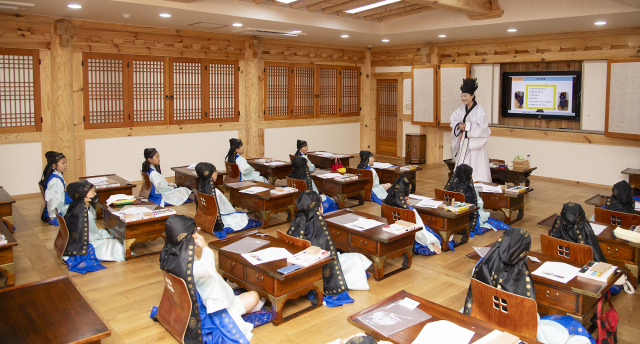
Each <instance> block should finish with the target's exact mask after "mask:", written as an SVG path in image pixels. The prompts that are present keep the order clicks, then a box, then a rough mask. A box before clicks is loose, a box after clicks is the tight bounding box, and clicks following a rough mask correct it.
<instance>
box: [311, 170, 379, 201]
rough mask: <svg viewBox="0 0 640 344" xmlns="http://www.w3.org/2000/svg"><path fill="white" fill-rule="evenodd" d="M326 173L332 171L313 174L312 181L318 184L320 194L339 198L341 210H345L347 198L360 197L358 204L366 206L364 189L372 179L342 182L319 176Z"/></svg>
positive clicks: (365, 178) (361, 178)
mask: <svg viewBox="0 0 640 344" xmlns="http://www.w3.org/2000/svg"><path fill="white" fill-rule="evenodd" d="M325 173H330V171H326V170H325V171H323V170H315V172H313V173H312V174H311V179H313V182H314V183H315V184H316V187H317V188H318V192H319V193H320V194H325V195H327V196H329V197H337V198H338V208H340V209H342V208H344V200H345V199H346V198H347V197H354V196H358V197H359V198H360V201H359V202H358V204H360V205H363V204H364V201H365V199H364V195H365V190H364V188H365V186H366V185H367V182H368V181H369V180H371V178H369V177H362V176H358V180H351V181H348V182H341V181H337V180H335V179H333V178H330V179H324V178H320V177H319V176H318V175H321V174H325Z"/></svg>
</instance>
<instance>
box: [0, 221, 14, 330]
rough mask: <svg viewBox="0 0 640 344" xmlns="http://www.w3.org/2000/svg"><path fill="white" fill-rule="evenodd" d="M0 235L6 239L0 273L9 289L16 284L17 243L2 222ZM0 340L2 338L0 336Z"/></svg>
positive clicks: (0, 254)
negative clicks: (3, 275)
mask: <svg viewBox="0 0 640 344" xmlns="http://www.w3.org/2000/svg"><path fill="white" fill-rule="evenodd" d="M0 234H4V236H5V237H6V238H7V243H6V244H0V272H4V274H5V275H6V276H7V282H6V283H5V284H4V286H5V287H10V286H13V285H15V284H16V282H15V275H14V274H15V270H14V269H13V247H14V246H18V242H17V241H16V239H14V237H13V235H12V234H11V232H10V231H9V229H7V226H5V224H4V223H3V222H2V221H0ZM0 338H2V335H1V334H0Z"/></svg>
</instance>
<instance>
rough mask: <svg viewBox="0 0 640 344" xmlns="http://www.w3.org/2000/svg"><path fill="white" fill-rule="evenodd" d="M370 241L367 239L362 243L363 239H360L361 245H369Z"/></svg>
mask: <svg viewBox="0 0 640 344" xmlns="http://www.w3.org/2000/svg"><path fill="white" fill-rule="evenodd" d="M368 243H369V242H368V241H366V240H365V241H364V243H362V240H360V245H362V246H367V244H368Z"/></svg>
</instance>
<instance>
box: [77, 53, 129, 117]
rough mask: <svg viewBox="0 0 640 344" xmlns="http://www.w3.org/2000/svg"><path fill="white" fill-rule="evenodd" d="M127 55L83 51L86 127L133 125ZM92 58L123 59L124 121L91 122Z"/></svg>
mask: <svg viewBox="0 0 640 344" xmlns="http://www.w3.org/2000/svg"><path fill="white" fill-rule="evenodd" d="M125 57H126V56H125V55H123V54H104V53H83V55H82V85H83V89H84V116H83V120H84V128H85V129H110V128H125V127H131V126H132V123H133V119H132V118H130V117H131V116H127V115H128V114H129V113H128V112H127V111H128V109H129V103H128V102H129V97H128V96H127V95H128V94H129V83H128V77H129V74H128V73H127V69H126V68H127V61H126V58H125ZM90 59H104V60H120V61H122V116H123V121H122V122H119V123H103V124H100V123H91V116H90V115H91V114H90V112H89V105H90V104H89V60H90Z"/></svg>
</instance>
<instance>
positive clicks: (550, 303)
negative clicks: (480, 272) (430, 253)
mask: <svg viewBox="0 0 640 344" xmlns="http://www.w3.org/2000/svg"><path fill="white" fill-rule="evenodd" d="M489 246H493V244H491V245H489ZM528 255H529V256H531V257H536V258H538V259H540V263H536V262H534V261H532V260H531V259H529V258H527V266H528V268H529V272H531V279H532V280H533V286H534V289H535V290H536V302H537V303H538V311H540V312H543V313H545V314H547V315H552V314H560V315H570V316H572V317H574V318H576V319H577V320H578V321H580V322H581V323H582V324H584V325H586V327H589V326H590V320H591V315H592V314H593V313H594V312H595V311H596V307H594V306H595V305H596V304H597V303H598V299H600V298H601V297H602V296H603V295H605V293H606V292H607V290H609V288H611V286H612V285H613V283H615V281H617V280H618V278H620V277H621V276H622V275H623V274H624V273H623V272H622V270H621V269H618V270H616V272H615V273H614V275H613V277H611V278H610V279H609V281H608V282H607V283H602V282H598V281H594V280H590V279H588V278H583V277H580V276H576V277H575V278H573V279H572V280H571V281H569V282H567V283H560V282H556V281H554V280H551V279H548V278H544V277H540V276H536V275H534V274H533V272H534V271H535V270H536V269H538V268H539V267H540V266H541V265H542V264H544V262H562V263H566V264H569V265H573V266H575V267H580V268H581V267H582V266H583V264H578V263H574V262H570V261H567V260H560V259H556V258H554V257H551V256H547V255H546V254H542V253H538V252H533V251H529V253H528ZM465 258H468V259H470V260H473V261H478V260H480V255H479V254H478V253H477V252H473V253H471V254H468V255H466V256H465Z"/></svg>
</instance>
